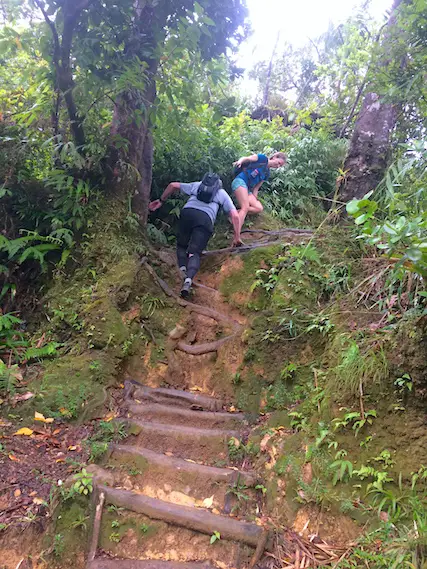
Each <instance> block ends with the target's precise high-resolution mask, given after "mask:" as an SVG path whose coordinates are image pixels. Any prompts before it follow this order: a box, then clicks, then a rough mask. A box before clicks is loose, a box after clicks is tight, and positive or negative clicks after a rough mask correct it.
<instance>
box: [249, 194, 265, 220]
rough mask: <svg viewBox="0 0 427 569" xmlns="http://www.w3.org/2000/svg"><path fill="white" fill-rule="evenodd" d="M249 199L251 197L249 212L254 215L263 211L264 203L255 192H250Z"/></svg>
mask: <svg viewBox="0 0 427 569" xmlns="http://www.w3.org/2000/svg"><path fill="white" fill-rule="evenodd" d="M248 199H249V208H248V213H249V214H251V215H254V214H256V213H261V212H262V211H263V210H264V208H263V206H262V203H261V202H260V201H259V200H258V199H257V198H256V197H255V196H254V195H253V194H249V198H248Z"/></svg>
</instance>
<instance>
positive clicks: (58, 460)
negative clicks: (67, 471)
mask: <svg viewBox="0 0 427 569" xmlns="http://www.w3.org/2000/svg"><path fill="white" fill-rule="evenodd" d="M55 462H65V458H57V459H56V460H55Z"/></svg>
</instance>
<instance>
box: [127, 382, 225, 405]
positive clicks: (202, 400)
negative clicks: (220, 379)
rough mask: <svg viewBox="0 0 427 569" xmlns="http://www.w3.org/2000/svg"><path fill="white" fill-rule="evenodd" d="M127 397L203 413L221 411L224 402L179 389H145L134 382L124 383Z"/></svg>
mask: <svg viewBox="0 0 427 569" xmlns="http://www.w3.org/2000/svg"><path fill="white" fill-rule="evenodd" d="M125 388H126V393H127V396H128V397H129V396H131V397H133V399H139V400H145V401H153V402H154V403H161V404H166V405H177V406H180V407H187V408H190V409H202V410H205V411H221V410H222V409H223V407H224V402H223V401H221V400H219V399H215V397H210V396H209V395H202V394H200V393H190V392H188V391H183V390H181V389H172V388H165V387H157V388H153V387H146V386H143V385H141V386H137V385H136V384H135V382H133V381H132V382H130V381H127V382H125Z"/></svg>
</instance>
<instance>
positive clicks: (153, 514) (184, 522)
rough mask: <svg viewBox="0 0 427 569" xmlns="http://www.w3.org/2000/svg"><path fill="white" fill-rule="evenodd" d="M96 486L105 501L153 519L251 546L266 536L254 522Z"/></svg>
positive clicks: (254, 545)
mask: <svg viewBox="0 0 427 569" xmlns="http://www.w3.org/2000/svg"><path fill="white" fill-rule="evenodd" d="M97 487H98V489H99V491H100V492H103V493H104V494H105V500H106V503H107V504H112V505H114V506H116V507H121V508H126V509H127V510H130V511H132V512H137V513H139V514H144V515H145V516H148V517H149V518H150V519H153V520H161V521H164V522H167V523H169V524H173V525H176V526H181V527H184V528H187V529H190V530H194V531H196V532H201V533H204V534H208V535H212V534H213V533H214V532H219V534H220V535H221V538H222V539H226V540H232V541H237V542H242V543H245V544H247V545H250V546H252V547H256V546H257V545H258V543H259V542H260V540H262V539H264V537H265V530H264V529H263V528H262V527H260V526H258V525H256V524H253V523H249V522H244V521H240V520H236V519H233V518H230V517H227V516H220V515H215V514H212V513H211V512H209V511H206V510H203V509H199V508H192V507H188V506H178V505H176V504H172V503H169V502H164V501H163V500H158V499H156V498H149V497H147V496H143V495H141V494H135V493H134V492H128V491H126V490H119V489H117V488H110V487H108V486H102V485H99V486H97Z"/></svg>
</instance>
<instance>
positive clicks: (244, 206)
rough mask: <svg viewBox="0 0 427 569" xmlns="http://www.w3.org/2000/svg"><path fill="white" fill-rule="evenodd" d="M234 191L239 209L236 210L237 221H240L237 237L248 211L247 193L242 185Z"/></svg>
mask: <svg viewBox="0 0 427 569" xmlns="http://www.w3.org/2000/svg"><path fill="white" fill-rule="evenodd" d="M234 193H235V195H236V199H237V201H238V203H239V206H240V209H239V211H238V214H239V221H240V227H239V238H240V231H242V227H243V223H244V222H245V219H246V216H247V214H248V211H249V193H248V190H247V189H246V188H244V187H243V186H240V187H239V188H237V190H236V191H235V192H234Z"/></svg>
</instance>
